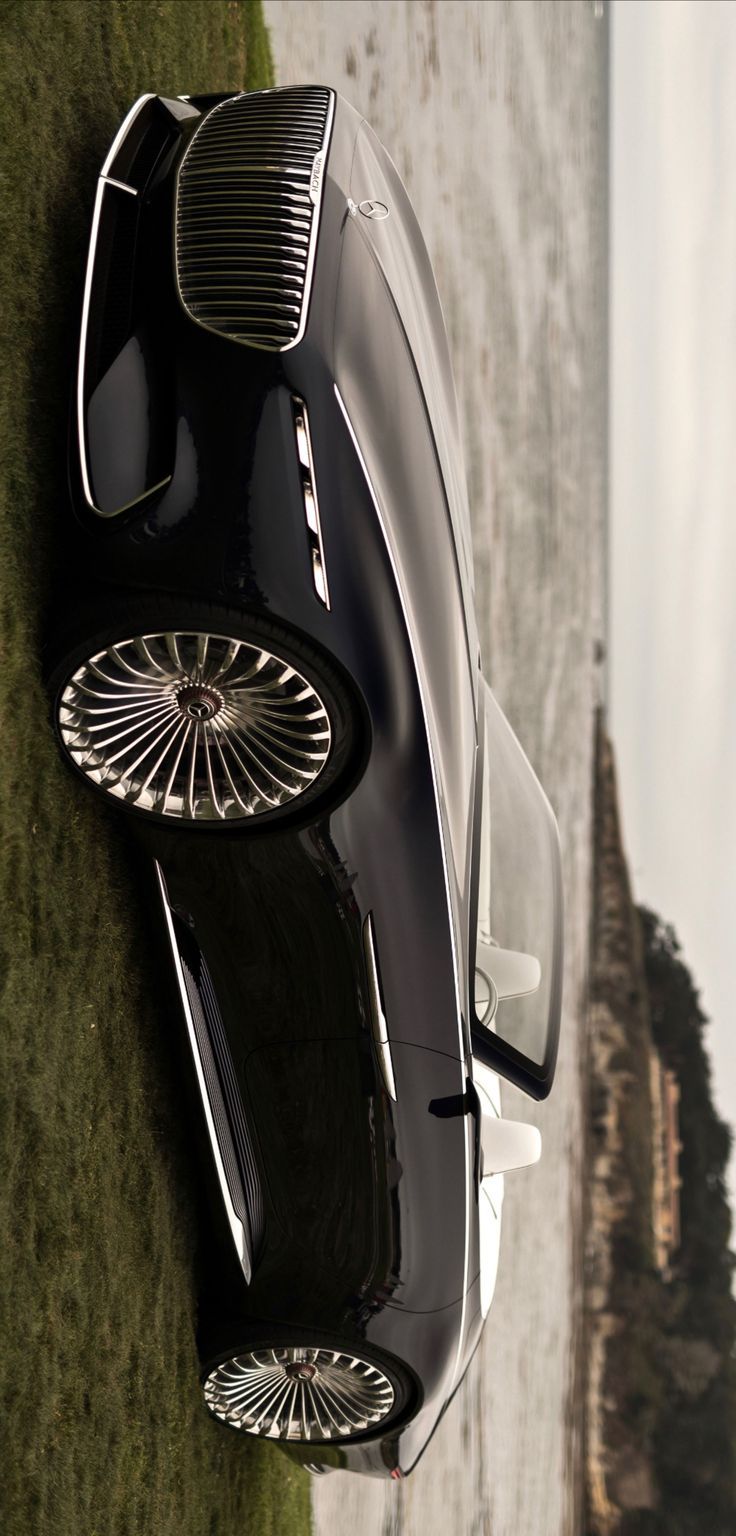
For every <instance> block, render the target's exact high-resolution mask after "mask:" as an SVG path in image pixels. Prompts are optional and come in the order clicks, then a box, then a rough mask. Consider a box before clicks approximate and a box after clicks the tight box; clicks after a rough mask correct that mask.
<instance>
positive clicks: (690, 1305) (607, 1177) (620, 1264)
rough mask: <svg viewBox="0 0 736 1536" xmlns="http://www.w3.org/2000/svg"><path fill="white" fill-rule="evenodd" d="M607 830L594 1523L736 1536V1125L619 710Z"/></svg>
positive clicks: (599, 966) (597, 867)
mask: <svg viewBox="0 0 736 1536" xmlns="http://www.w3.org/2000/svg"><path fill="white" fill-rule="evenodd" d="M594 839H595V840H594V876H593V880H594V888H593V901H592V933H591V958H590V1002H589V1017H588V1042H589V1045H588V1066H589V1071H588V1085H589V1101H588V1164H589V1185H588V1217H587V1223H586V1240H585V1327H586V1349H585V1362H586V1364H585V1369H586V1479H587V1490H586V1492H587V1501H586V1506H587V1507H586V1514H587V1523H586V1531H587V1533H588V1536H727V1533H728V1536H733V1532H734V1530H736V1367H735V1365H734V1349H735V1345H736V1302H735V1301H734V1298H733V1294H732V1276H733V1268H734V1260H733V1257H732V1255H731V1253H730V1252H729V1236H730V1212H729V1209H728V1204H727V1199H726V1191H725V1170H726V1166H727V1163H728V1157H729V1149H730V1133H729V1131H728V1129H727V1127H726V1126H725V1125H724V1124H723V1123H722V1122H721V1121H720V1120H719V1118H718V1115H717V1114H716V1112H715V1110H714V1108H713V1103H712V1097H711V1085H710V1068H709V1063H708V1057H707V1052H706V1049H705V1029H706V1026H707V1020H706V1019H705V1017H704V1015H703V1013H702V1011H701V1009H700V1005H699V999H698V994H697V990H696V988H695V985H694V983H693V981H692V977H691V976H690V973H689V971H688V970H687V968H686V966H685V964H684V962H683V960H682V958H681V952H680V947H679V944H678V941H677V938H676V936H675V934H674V931H673V930H672V928H670V927H667V926H666V925H665V924H663V923H662V922H661V920H660V919H659V918H657V917H656V916H655V915H654V914H653V913H651V912H647V911H646V910H645V909H642V908H638V907H636V906H635V904H634V901H633V897H632V892H631V886H630V881H629V874H628V869H627V865H626V859H625V855H624V851H623V844H622V835H621V826H620V818H619V809H618V800H617V790H616V776H615V768H614V760H613V753H612V748H611V744H610V742H609V740H608V738H607V735H606V732H605V727H604V722H603V719H602V718H601V719H600V720H599V723H598V729H597V743H596V773H595V805H594ZM668 1111H669V1112H668ZM680 1138H681V1139H680ZM680 1183H681V1184H682V1188H681V1189H680Z"/></svg>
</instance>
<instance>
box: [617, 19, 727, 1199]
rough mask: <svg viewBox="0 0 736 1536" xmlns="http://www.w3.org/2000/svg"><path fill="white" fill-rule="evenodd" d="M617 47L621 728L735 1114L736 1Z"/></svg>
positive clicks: (651, 25)
mask: <svg viewBox="0 0 736 1536" xmlns="http://www.w3.org/2000/svg"><path fill="white" fill-rule="evenodd" d="M612 54H613V68H612V124H611V127H612V143H611V154H612V167H611V170H612V196H611V283H612V294H611V348H612V369H611V529H612V535H611V540H612V541H611V625H610V628H611V689H610V715H611V727H612V735H613V740H614V745H615V748H616V754H617V760H618V769H619V780H620V787H621V799H622V807H623V824H624V837H625V842H626V846H627V851H628V854H629V863H630V867H631V872H632V879H633V883H634V891H635V895H636V898H637V900H639V901H644V902H646V903H647V905H649V906H651V907H653V908H654V909H655V911H657V912H659V913H660V915H661V916H662V917H663V918H665V919H667V920H668V921H670V922H672V923H674V925H675V928H676V930H677V933H678V936H679V938H680V942H681V944H682V948H683V952H684V958H685V960H686V962H687V964H688V965H689V967H690V969H691V971H692V972H693V975H694V977H695V980H696V983H697V984H698V986H699V988H700V991H701V1000H702V1003H703V1007H704V1010H705V1012H706V1013H707V1014H708V1016H709V1017H710V1019H711V1021H712V1023H711V1028H710V1029H709V1031H708V1041H709V1048H710V1052H711V1059H712V1062H713V1066H714V1075H715V1088H716V1101H717V1104H718V1108H719V1110H720V1112H721V1114H722V1115H723V1117H724V1118H725V1119H726V1120H728V1121H729V1122H731V1124H732V1125H734V1124H736V1007H735V1006H734V998H735V996H736V601H734V593H735V591H736V3H733V0H614V4H613V7H612ZM730 1188H731V1204H732V1209H734V1210H735V1211H736V1157H734V1158H733V1159H732V1162H731V1176H730Z"/></svg>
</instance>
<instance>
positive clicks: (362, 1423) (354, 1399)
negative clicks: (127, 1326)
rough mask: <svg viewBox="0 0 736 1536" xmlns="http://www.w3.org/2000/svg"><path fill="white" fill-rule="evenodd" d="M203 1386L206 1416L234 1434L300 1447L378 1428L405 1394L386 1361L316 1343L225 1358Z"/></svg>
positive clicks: (403, 1401)
mask: <svg viewBox="0 0 736 1536" xmlns="http://www.w3.org/2000/svg"><path fill="white" fill-rule="evenodd" d="M203 1388H204V1396H205V1402H206V1404H207V1407H208V1408H209V1410H210V1413H212V1414H214V1416H215V1418H217V1419H220V1420H221V1421H222V1422H223V1423H224V1424H228V1425H229V1426H230V1427H231V1428H232V1429H237V1430H241V1431H242V1432H244V1433H245V1434H250V1435H262V1436H264V1437H265V1438H266V1439H269V1440H287V1441H290V1442H292V1443H296V1444H303V1445H313V1444H315V1443H316V1442H317V1443H318V1442H322V1443H335V1442H340V1441H346V1440H353V1439H357V1438H364V1437H366V1436H367V1435H369V1434H372V1433H375V1432H376V1431H380V1430H381V1429H382V1428H384V1426H385V1427H388V1424H389V1423H390V1422H391V1421H393V1420H394V1419H396V1418H397V1417H398V1416H399V1415H400V1414H401V1412H402V1410H403V1408H404V1407H405V1405H406V1401H407V1397H408V1392H407V1388H406V1384H405V1383H404V1382H403V1381H402V1380H401V1378H400V1377H399V1375H398V1374H397V1371H396V1370H395V1369H394V1368H393V1367H391V1366H389V1365H388V1363H387V1362H385V1361H381V1363H380V1364H379V1363H378V1362H377V1361H375V1360H371V1359H367V1358H364V1357H362V1356H360V1355H354V1354H353V1353H352V1352H351V1351H348V1350H343V1349H325V1348H322V1347H321V1346H317V1347H309V1346H301V1347H296V1346H294V1345H282V1346H277V1347H274V1348H259V1349H250V1350H247V1351H246V1352H245V1353H243V1354H238V1355H229V1356H227V1357H226V1358H225V1359H224V1360H222V1361H220V1363H219V1364H217V1365H214V1366H212V1367H211V1368H210V1369H209V1370H208V1371H207V1372H206V1374H205V1376H204V1379H203Z"/></svg>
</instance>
